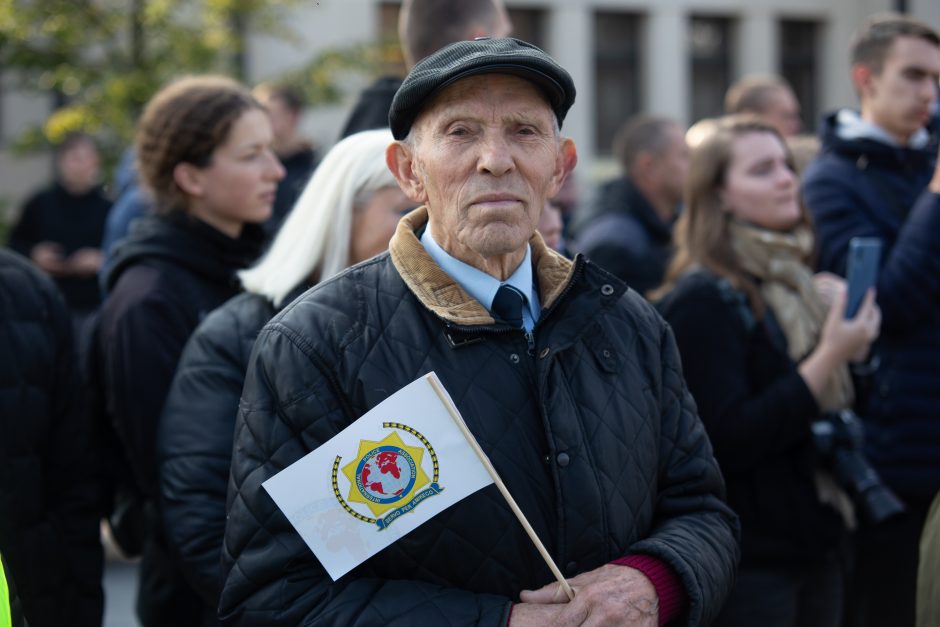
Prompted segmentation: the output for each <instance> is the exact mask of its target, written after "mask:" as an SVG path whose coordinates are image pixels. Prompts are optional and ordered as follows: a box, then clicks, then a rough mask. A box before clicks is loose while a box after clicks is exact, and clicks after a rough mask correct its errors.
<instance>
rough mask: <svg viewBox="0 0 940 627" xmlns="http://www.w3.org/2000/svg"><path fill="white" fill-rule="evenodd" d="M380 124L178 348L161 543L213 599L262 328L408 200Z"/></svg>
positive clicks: (308, 195) (329, 163)
mask: <svg viewBox="0 0 940 627" xmlns="http://www.w3.org/2000/svg"><path fill="white" fill-rule="evenodd" d="M391 141H392V135H391V133H390V132H389V131H387V130H379V131H366V132H362V133H357V134H355V135H351V136H350V137H348V138H346V139H344V140H343V141H341V142H340V143H338V144H337V145H336V146H335V147H334V148H333V149H332V150H331V151H330V152H329V153H328V154H327V155H326V157H325V158H324V159H323V161H322V162H321V164H320V166H319V167H318V168H317V170H316V172H315V173H314V175H313V177H312V178H311V179H310V181H309V182H308V183H307V186H306V187H305V189H304V191H303V192H302V194H301V195H300V197H299V198H298V200H297V204H296V205H295V206H294V209H293V210H292V211H291V213H290V214H289V215H288V217H287V219H286V220H285V221H284V224H283V226H282V227H281V229H280V231H279V232H278V234H277V236H276V237H275V239H274V242H273V243H272V245H271V249H270V250H269V251H268V252H267V254H266V255H265V256H264V258H263V259H261V261H259V262H258V264H257V265H255V266H254V267H253V268H251V269H249V270H244V271H242V272H241V273H239V277H240V279H241V282H242V285H243V287H244V288H245V292H246V293H244V294H241V295H239V296H237V297H235V298H233V299H231V300H230V301H229V302H227V303H226V304H225V305H223V306H222V307H220V308H219V309H217V310H216V311H214V312H212V314H210V315H209V316H208V317H207V318H206V319H205V321H204V322H203V323H202V324H201V325H200V326H199V328H198V329H197V330H196V332H195V333H194V334H193V337H192V338H191V340H190V342H189V344H188V345H187V346H186V349H185V351H184V352H183V357H182V358H181V360H180V365H179V369H178V370H177V372H176V377H175V379H174V380H173V385H172V387H171V389H170V394H169V397H168V398H167V402H166V406H165V407H164V411H163V416H162V418H161V421H160V428H159V431H158V440H157V451H158V461H159V464H160V493H161V497H162V503H163V521H164V526H165V529H166V534H167V538H168V540H169V543H170V544H171V545H172V546H173V547H174V548H175V549H176V551H177V553H178V554H179V556H180V558H181V560H182V563H183V566H184V569H183V570H184V572H185V573H186V575H187V577H188V578H189V580H190V583H191V585H193V586H194V587H195V588H196V589H197V590H198V592H199V594H200V595H201V596H202V598H203V599H204V601H205V602H206V603H209V604H211V605H212V607H217V606H218V601H219V599H218V596H219V588H220V582H219V559H220V554H221V550H222V536H223V532H224V529H225V495H226V489H227V485H228V475H229V465H230V462H231V455H232V439H233V433H234V429H235V414H236V410H237V406H238V399H239V396H240V394H241V389H242V383H243V381H244V376H245V371H246V369H247V367H248V358H249V355H250V353H251V347H252V345H253V343H254V340H255V337H256V336H257V334H258V332H259V331H260V330H261V328H262V327H263V326H264V325H265V324H266V323H267V322H268V320H270V319H271V318H272V317H273V316H274V315H275V314H276V313H277V312H278V311H279V310H280V309H281V308H282V307H284V306H286V305H287V304H288V303H289V302H290V301H291V300H292V298H293V297H295V296H297V295H299V294H300V293H301V292H302V291H304V290H305V289H307V288H308V287H310V286H311V285H314V284H316V283H318V282H320V281H325V280H326V279H328V278H330V277H331V276H333V275H335V274H337V273H339V272H341V271H342V270H343V269H344V268H346V267H347V266H349V265H352V264H355V263H358V262H360V261H363V260H365V259H368V258H370V257H372V256H374V255H376V254H379V253H381V252H383V251H384V250H385V249H386V248H387V247H388V241H389V239H391V236H392V234H393V233H394V230H395V226H396V225H397V224H398V219H399V217H400V216H401V214H402V212H403V211H404V210H405V209H407V208H409V207H411V206H413V203H410V202H409V201H408V200H407V199H406V198H405V195H404V194H403V193H402V192H401V190H400V189H399V188H398V185H397V183H396V182H395V179H394V178H393V177H392V175H391V172H389V170H388V168H387V166H386V165H385V148H386V147H387V146H388V144H389V143H391Z"/></svg>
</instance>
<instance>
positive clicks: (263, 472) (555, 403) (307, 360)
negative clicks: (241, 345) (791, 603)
mask: <svg viewBox="0 0 940 627" xmlns="http://www.w3.org/2000/svg"><path fill="white" fill-rule="evenodd" d="M425 216H426V213H425V212H424V210H423V209H418V210H416V211H415V212H414V213H413V214H411V215H410V216H408V217H406V218H404V219H403V220H402V223H401V224H400V225H399V229H398V232H397V233H396V235H395V237H394V238H393V239H392V242H391V245H390V252H389V253H386V254H383V255H381V256H379V257H376V258H375V259H373V260H371V261H368V262H365V263H363V264H360V265H358V266H355V267H353V268H351V269H350V270H348V271H346V272H345V273H343V274H341V275H340V276H339V277H337V278H335V279H333V280H330V281H327V282H326V283H323V284H321V285H319V286H317V287H315V288H313V289H312V290H310V291H309V292H307V293H306V294H305V295H304V296H301V297H300V298H299V299H297V300H296V301H294V302H293V303H292V304H291V305H290V306H289V307H287V308H286V309H285V310H284V311H283V312H281V314H279V315H278V316H277V317H275V318H274V319H273V320H272V321H271V322H270V323H269V324H268V325H267V326H266V327H265V328H264V329H263V330H262V332H261V334H260V335H259V337H258V342H257V343H256V345H255V350H254V354H253V356H252V361H251V365H250V366H249V369H248V374H247V379H246V383H245V389H244V391H243V395H242V401H241V403H240V408H239V415H238V419H237V423H236V431H235V453H234V457H233V461H232V481H231V484H230V486H229V498H228V505H229V519H228V523H227V526H226V532H225V545H224V547H223V577H224V578H225V579H224V585H223V590H222V599H221V607H220V612H221V614H222V615H223V617H226V618H228V619H229V620H231V621H232V623H234V624H241V625H299V624H304V625H314V624H315V625H377V626H378V625H422V626H429V625H494V626H499V627H502V626H503V625H505V624H506V621H507V616H508V611H509V607H510V602H511V601H516V600H518V596H519V592H520V590H523V589H525V588H537V587H539V586H542V585H544V584H546V583H549V582H551V581H552V576H551V573H550V572H549V570H548V568H547V567H546V566H545V564H544V563H543V561H542V560H541V559H540V557H539V555H538V553H537V552H536V550H535V548H534V547H533V545H532V543H531V542H530V541H529V539H528V537H527V536H526V535H525V532H524V531H523V529H522V527H521V526H520V525H519V523H518V522H517V521H516V519H515V518H514V516H513V515H512V513H511V512H510V509H509V507H508V506H507V505H506V503H505V502H504V501H503V500H502V498H501V497H500V495H499V493H498V492H497V490H496V488H495V487H493V486H490V487H488V488H485V489H483V490H481V491H479V492H477V493H475V494H473V495H472V496H470V497H468V498H467V499H465V500H463V501H461V502H460V503H458V504H457V505H455V506H454V507H451V508H450V509H448V510H446V511H445V512H443V513H441V514H439V515H438V516H436V517H435V518H433V519H432V520H430V521H429V522H427V523H425V524H424V525H423V526H422V527H420V528H418V529H416V530H415V531H413V532H412V533H410V534H408V535H407V536H406V537H404V538H403V539H401V540H399V541H398V542H396V543H395V544H393V545H392V546H390V547H388V548H386V549H385V550H383V551H382V552H380V553H379V554H378V555H376V556H374V557H373V558H371V559H369V560H367V561H366V562H365V563H363V564H362V565H361V566H360V567H358V568H356V569H354V570H353V571H352V572H350V573H349V574H347V575H346V576H344V577H342V578H341V579H340V580H339V581H337V582H333V581H332V580H331V579H330V578H329V576H328V575H327V574H326V573H325V571H324V570H323V568H322V567H321V566H320V564H319V562H318V561H317V560H316V558H315V557H314V556H313V554H312V553H311V552H310V551H309V549H308V548H307V547H306V545H305V544H304V542H303V540H302V539H301V538H300V536H299V535H298V534H297V533H296V532H295V531H294V529H293V528H292V527H291V525H290V524H289V523H288V522H287V519H286V518H285V517H284V516H283V515H282V514H281V513H280V511H279V510H277V508H276V506H275V505H274V503H273V502H272V501H271V499H270V498H269V497H268V495H267V493H266V492H265V491H264V490H263V488H262V487H261V483H262V482H263V481H265V480H266V479H268V478H269V477H271V476H272V475H274V474H276V473H277V472H278V471H280V470H282V469H283V468H285V467H286V466H288V465H290V464H291V463H293V462H295V461H297V460H298V459H299V458H300V457H302V456H303V455H305V454H306V453H308V452H309V451H311V450H313V449H315V448H316V447H318V446H319V445H321V444H322V443H324V442H325V441H327V440H328V439H329V438H331V437H332V436H334V435H335V434H336V433H338V432H339V431H340V430H341V429H343V428H344V427H346V426H347V425H349V424H350V423H351V422H352V421H354V420H355V419H356V418H357V417H358V416H360V415H362V414H363V413H365V412H366V411H367V410H368V409H370V408H371V407H373V406H375V405H376V404H377V403H379V402H380V401H382V400H384V399H385V398H386V397H387V396H389V395H390V394H391V393H393V392H394V391H396V390H398V389H399V388H401V387H402V386H404V385H406V384H407V383H410V382H411V381H412V380H414V379H415V378H417V377H419V376H420V375H422V374H424V373H427V372H428V371H431V370H433V371H435V372H436V373H437V374H438V376H439V377H440V378H441V380H442V381H443V383H444V385H445V386H446V387H447V389H448V390H449V392H450V394H451V396H452V397H453V399H454V401H455V402H456V404H457V406H458V408H459V409H460V411H461V413H462V414H463V417H464V418H465V419H466V421H467V424H468V425H469V427H470V429H471V431H473V433H474V435H475V436H476V438H477V439H478V440H479V442H480V444H481V446H482V447H483V449H484V450H485V451H486V453H487V454H488V455H489V457H490V459H491V460H492V462H493V464H494V465H495V467H496V469H497V471H498V472H499V473H500V475H501V476H502V477H503V480H504V481H505V483H506V485H507V487H508V488H509V490H510V492H511V493H512V494H513V496H514V497H515V499H516V501H517V502H518V503H519V505H520V506H521V508H522V510H523V511H524V512H525V514H526V516H527V517H528V519H529V522H530V523H531V524H532V526H533V527H534V529H535V531H536V532H537V533H538V535H539V537H540V538H541V539H542V540H543V542H544V543H545V544H546V546H547V548H548V550H549V552H550V553H551V554H552V555H553V556H554V558H555V561H556V563H558V564H559V566H560V568H561V569H562V570H563V571H564V572H565V574H566V575H569V576H571V575H575V574H577V573H581V572H585V571H589V570H591V569H594V568H597V567H599V566H601V565H603V564H605V563H607V562H609V561H611V560H613V559H616V558H618V557H621V556H623V555H625V554H628V553H645V554H650V555H654V556H656V557H658V558H660V559H662V560H664V561H665V562H667V563H668V564H669V565H670V566H671V567H672V568H673V569H674V570H675V571H676V572H677V573H678V574H679V576H680V577H681V580H682V582H683V584H684V586H685V588H686V591H687V592H688V595H689V598H690V602H691V603H690V608H689V611H688V613H687V616H686V618H687V624H700V623H703V622H707V621H709V620H710V619H711V618H713V617H714V616H715V614H716V613H717V611H718V610H719V608H720V606H721V604H722V602H723V600H724V597H725V594H726V592H727V591H728V590H729V588H730V586H731V583H732V578H733V573H734V569H735V564H736V561H737V557H738V545H737V542H736V534H737V520H736V517H735V515H734V514H733V513H732V512H731V511H730V509H729V508H728V507H727V506H726V505H725V504H724V501H723V491H724V485H723V482H722V478H721V475H720V473H719V470H718V466H717V464H716V463H715V460H714V458H713V456H712V449H711V445H710V443H709V442H708V439H707V437H706V435H705V432H704V430H703V428H702V424H701V422H700V421H699V419H698V417H697V416H696V413H695V407H694V404H693V402H692V399H691V397H690V396H689V394H688V392H687V391H686V388H685V385H684V383H683V380H682V375H681V373H680V370H679V357H678V354H677V352H676V348H675V345H674V342H673V339H672V336H671V332H670V331H669V330H668V327H667V326H666V324H665V323H664V322H663V321H662V319H661V318H660V317H659V316H658V315H657V314H656V313H655V312H654V310H653V309H652V308H651V307H650V306H649V305H647V304H646V303H645V302H644V301H643V299H642V298H640V297H639V296H638V295H637V294H635V293H632V292H627V291H626V288H625V286H624V285H623V284H622V283H619V282H618V281H617V280H616V279H614V278H613V277H612V276H611V275H609V274H607V273H605V272H604V271H602V270H600V269H599V268H598V267H597V266H594V265H593V264H590V263H585V262H584V261H583V260H580V259H579V260H578V261H577V262H576V263H575V264H574V265H573V266H572V264H571V262H569V261H567V260H565V259H564V258H562V257H560V256H558V255H555V254H554V253H551V252H549V251H547V249H546V248H545V246H544V244H542V242H541V239H540V238H538V237H535V238H533V240H532V245H533V258H534V263H535V268H536V275H537V276H538V277H539V278H538V281H539V288H540V295H541V300H542V304H543V310H542V315H541V318H540V320H539V322H538V324H537V326H536V328H535V331H534V335H535V345H534V347H532V348H531V350H530V349H529V347H528V346H527V342H526V339H525V336H524V334H523V333H522V332H521V331H520V330H516V329H511V328H509V327H507V326H505V325H501V324H496V323H495V322H494V321H493V318H492V317H490V315H489V313H488V312H487V311H486V309H484V308H483V307H482V306H481V305H480V304H479V303H478V302H476V301H474V300H472V299H471V298H470V297H469V296H467V295H466V293H465V292H464V291H463V290H462V289H461V288H460V287H459V286H457V285H456V284H455V283H453V281H452V280H451V279H450V278H449V277H448V276H447V275H446V274H445V273H444V272H443V271H441V270H440V268H438V267H437V266H436V265H434V263H433V262H432V261H431V260H430V257H429V256H428V255H427V253H425V252H424V249H423V248H422V247H421V244H420V242H419V241H418V239H417V238H416V237H415V233H414V232H413V230H414V229H416V228H418V229H420V227H421V224H422V223H423V221H424V220H425V219H426V217H425Z"/></svg>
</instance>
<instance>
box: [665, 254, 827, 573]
mask: <svg viewBox="0 0 940 627" xmlns="http://www.w3.org/2000/svg"><path fill="white" fill-rule="evenodd" d="M742 307H743V309H742ZM658 308H659V310H660V312H661V313H662V314H663V317H664V318H666V321H667V322H669V324H670V325H672V328H673V331H674V332H675V335H676V342H677V344H678V345H679V353H680V354H681V356H682V365H683V371H684V374H685V379H686V382H687V383H688V386H689V390H690V391H691V392H692V396H693V397H694V398H695V402H696V404H697V405H698V409H699V413H700V415H701V417H702V421H703V422H704V423H705V429H706V431H707V432H708V435H709V438H710V439H711V441H712V444H713V445H714V447H715V457H716V458H717V459H718V463H719V464H720V465H721V469H722V472H723V473H724V475H725V480H726V481H727V486H728V503H729V504H730V505H731V506H732V508H733V509H734V510H735V511H736V512H737V513H738V515H739V516H740V517H741V549H742V558H741V564H742V567H755V566H758V567H782V566H786V565H789V564H792V565H797V564H801V563H806V562H810V561H813V560H816V559H819V558H820V557H821V556H822V555H823V554H825V553H826V552H827V551H828V550H830V549H832V548H833V547H834V546H835V545H836V543H837V541H838V539H839V538H840V536H841V533H842V528H843V527H842V522H841V519H840V518H839V515H838V514H837V513H836V512H835V510H833V509H831V508H829V507H827V506H823V505H821V504H820V503H819V500H818V498H817V496H816V488H815V484H814V478H813V475H814V471H815V469H816V466H817V463H818V461H817V458H816V455H815V452H814V449H813V446H812V442H811V439H810V423H811V422H812V421H813V420H816V419H818V418H819V416H820V412H819V408H818V407H817V405H816V401H815V400H814V398H813V396H812V394H811V392H810V391H809V388H807V387H806V383H805V382H804V381H803V378H802V377H801V376H800V374H799V372H798V371H797V364H795V363H794V362H793V360H791V359H790V357H789V356H788V354H787V351H786V343H785V342H786V340H785V337H784V336H783V335H782V331H781V330H780V328H779V327H778V326H777V324H776V322H775V321H774V319H773V314H772V312H770V310H768V315H767V316H766V317H765V319H764V320H763V321H753V323H752V324H751V323H749V322H748V318H747V316H746V315H742V314H744V313H745V312H749V311H750V309H749V308H747V304H746V301H745V299H744V296H743V294H742V293H740V292H737V291H734V290H732V289H731V288H730V287H728V288H727V290H722V289H721V288H720V287H719V283H718V281H717V279H715V278H714V277H712V276H711V275H707V274H705V273H693V274H690V275H688V276H686V277H684V278H683V279H682V280H681V281H680V282H679V283H678V285H677V286H676V287H675V289H673V290H672V291H671V292H670V293H669V294H668V295H667V296H666V297H665V298H664V299H663V300H662V301H661V302H660V303H658Z"/></svg>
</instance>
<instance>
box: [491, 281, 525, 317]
mask: <svg viewBox="0 0 940 627" xmlns="http://www.w3.org/2000/svg"><path fill="white" fill-rule="evenodd" d="M524 304H525V296H523V295H522V292H520V291H519V290H517V289H516V288H514V287H513V286H511V285H501V286H500V287H499V289H498V290H496V298H494V299H493V313H494V314H496V317H497V318H499V319H500V320H502V321H503V322H506V323H507V324H510V325H512V326H514V327H521V326H522V307H523V306H524Z"/></svg>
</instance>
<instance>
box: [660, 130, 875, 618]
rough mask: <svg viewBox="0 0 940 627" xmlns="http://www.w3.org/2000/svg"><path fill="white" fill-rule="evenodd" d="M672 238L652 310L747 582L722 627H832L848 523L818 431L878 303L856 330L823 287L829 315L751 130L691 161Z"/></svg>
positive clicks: (715, 135)
mask: <svg viewBox="0 0 940 627" xmlns="http://www.w3.org/2000/svg"><path fill="white" fill-rule="evenodd" d="M676 229H677V230H676V235H675V237H676V256H675V258H674V260H673V262H672V264H671V267H670V269H669V271H668V272H667V276H666V285H665V286H664V288H662V291H661V292H660V295H662V294H663V293H664V294H665V297H664V298H663V300H662V301H660V303H659V305H658V306H659V309H660V311H661V312H662V314H663V317H665V318H666V320H667V321H668V322H669V323H670V324H671V325H672V327H673V330H674V332H675V335H676V342H677V344H678V346H679V351H680V353H681V355H682V364H683V370H684V374H685V377H686V382H687V383H688V386H689V389H690V391H691V392H692V395H693V396H694V397H695V400H696V403H697V404H698V408H699V412H700V415H701V417H702V420H703V422H704V423H705V427H706V430H707V431H708V434H709V438H710V439H711V441H712V444H713V445H714V447H715V458H716V459H717V460H718V462H719V463H720V464H721V466H722V471H723V472H724V475H725V480H726V483H727V490H728V502H729V504H730V505H731V506H732V508H734V509H735V511H736V512H737V513H738V515H739V516H740V517H741V549H742V551H741V552H742V558H741V566H740V571H739V575H738V580H737V582H736V584H735V588H734V589H733V590H732V593H731V596H730V597H729V599H728V602H727V603H726V605H725V607H724V609H723V611H722V613H721V615H720V616H719V618H718V620H717V621H715V623H714V624H715V625H723V626H735V627H737V626H744V625H762V626H764V627H767V626H774V627H776V626H780V627H797V626H811V627H814V626H818V627H835V626H836V625H838V624H839V622H840V610H841V604H842V591H843V584H842V571H841V567H840V566H841V565H840V550H839V549H840V545H841V543H842V541H843V540H844V537H845V531H846V525H847V522H848V521H850V520H851V517H852V513H851V511H850V510H849V509H848V507H847V501H846V500H845V498H844V494H843V493H842V492H841V491H840V490H839V489H838V488H836V486H835V484H834V482H832V481H831V478H830V477H829V476H828V475H827V474H826V472H825V468H824V466H823V465H822V462H821V460H820V459H819V456H818V455H817V454H816V451H815V449H814V447H813V442H812V432H811V424H812V423H813V422H814V421H816V420H819V419H820V418H821V417H822V415H823V413H824V412H836V411H839V410H843V409H846V408H849V407H851V404H852V399H853V388H852V380H851V378H850V376H849V369H848V364H849V362H851V361H853V360H856V359H859V358H863V357H864V356H865V354H866V353H867V352H868V349H869V346H870V345H871V342H872V341H873V340H874V339H875V337H877V335H878V330H879V325H880V312H879V310H878V308H877V306H876V305H875V303H874V294H873V293H869V294H868V295H867V297H866V298H865V301H864V304H863V305H862V307H861V309H860V310H859V312H858V314H857V315H856V316H855V318H853V319H850V320H847V319H845V316H844V312H845V290H844V287H843V285H842V284H841V283H838V282H836V280H835V279H834V278H830V280H829V282H828V285H829V286H830V289H831V290H832V294H831V298H830V300H831V303H830V304H829V305H828V306H827V304H826V303H825V302H824V299H823V298H822V297H821V294H820V293H819V292H818V289H817V286H816V283H815V282H814V279H813V275H812V272H811V270H810V265H809V261H810V259H811V257H812V253H813V232H812V229H811V226H810V224H809V219H808V216H807V213H806V210H805V208H804V207H803V204H802V202H801V200H800V195H799V183H798V178H797V175H796V173H795V171H794V166H793V160H792V157H791V155H790V153H789V151H788V149H787V147H786V144H785V143H784V141H783V138H782V137H781V136H780V134H779V133H778V132H777V131H776V130H775V129H774V128H772V127H770V126H768V125H767V124H766V123H763V122H760V121H757V120H756V119H747V118H731V119H727V120H723V121H721V122H720V123H718V124H717V125H716V127H715V128H714V129H713V131H712V132H711V133H710V134H708V136H707V137H705V138H704V139H703V140H702V143H701V144H700V145H698V146H697V147H696V148H695V149H694V150H693V152H692V158H691V164H690V170H689V178H688V180H687V183H686V208H685V211H684V213H683V215H682V216H681V218H680V219H679V222H678V223H677V225H676Z"/></svg>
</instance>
